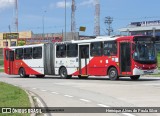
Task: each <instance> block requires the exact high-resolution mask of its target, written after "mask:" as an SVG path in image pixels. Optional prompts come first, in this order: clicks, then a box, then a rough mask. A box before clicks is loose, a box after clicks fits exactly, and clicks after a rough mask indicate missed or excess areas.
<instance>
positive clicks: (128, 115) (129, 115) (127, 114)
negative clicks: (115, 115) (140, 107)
mask: <svg viewBox="0 0 160 116" xmlns="http://www.w3.org/2000/svg"><path fill="white" fill-rule="evenodd" d="M122 114H124V115H126V116H135V115H133V114H130V113H122Z"/></svg>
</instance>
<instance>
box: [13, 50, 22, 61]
mask: <svg viewBox="0 0 160 116" xmlns="http://www.w3.org/2000/svg"><path fill="white" fill-rule="evenodd" d="M15 56H16V60H21V59H23V48H17V49H16V50H15Z"/></svg>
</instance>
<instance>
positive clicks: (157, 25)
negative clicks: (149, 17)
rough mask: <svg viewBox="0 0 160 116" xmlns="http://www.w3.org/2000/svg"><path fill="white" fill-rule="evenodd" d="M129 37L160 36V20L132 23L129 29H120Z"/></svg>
mask: <svg viewBox="0 0 160 116" xmlns="http://www.w3.org/2000/svg"><path fill="white" fill-rule="evenodd" d="M119 31H120V32H121V33H127V35H151V36H160V20H155V21H142V22H131V23H130V24H129V25H128V26H127V27H125V28H121V29H119Z"/></svg>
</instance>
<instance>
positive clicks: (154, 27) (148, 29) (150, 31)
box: [119, 20, 160, 52]
mask: <svg viewBox="0 0 160 116" xmlns="http://www.w3.org/2000/svg"><path fill="white" fill-rule="evenodd" d="M119 31H120V32H121V34H122V33H125V34H127V35H149V36H153V37H156V38H157V42H156V43H157V44H156V45H157V50H158V51H159V52H160V20H155V21H142V22H131V23H130V24H129V25H128V26H127V27H125V28H121V29H119Z"/></svg>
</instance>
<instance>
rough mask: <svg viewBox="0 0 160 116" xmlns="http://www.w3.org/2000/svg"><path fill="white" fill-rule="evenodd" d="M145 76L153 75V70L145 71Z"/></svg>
mask: <svg viewBox="0 0 160 116" xmlns="http://www.w3.org/2000/svg"><path fill="white" fill-rule="evenodd" d="M144 73H145V74H149V73H153V70H147V71H144Z"/></svg>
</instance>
